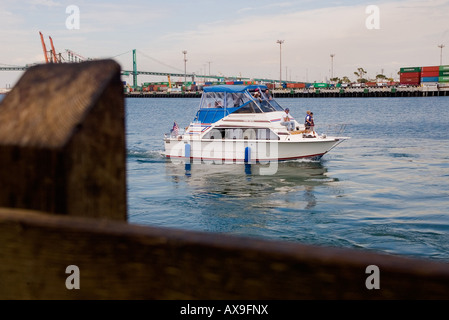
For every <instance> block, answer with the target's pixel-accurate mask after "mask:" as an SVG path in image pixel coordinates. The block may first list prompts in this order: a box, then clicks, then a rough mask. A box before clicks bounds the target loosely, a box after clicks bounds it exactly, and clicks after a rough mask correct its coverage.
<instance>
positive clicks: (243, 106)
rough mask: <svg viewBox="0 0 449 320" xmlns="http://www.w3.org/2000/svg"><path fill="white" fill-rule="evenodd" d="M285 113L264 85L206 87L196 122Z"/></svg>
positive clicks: (212, 121)
mask: <svg viewBox="0 0 449 320" xmlns="http://www.w3.org/2000/svg"><path fill="white" fill-rule="evenodd" d="M274 111H284V109H283V108H282V107H281V106H280V105H279V104H278V103H277V102H276V100H274V99H273V97H272V95H271V93H270V92H269V90H268V88H267V87H266V86H264V85H249V86H240V85H218V86H211V87H204V92H203V95H202V96H201V102H200V109H199V110H198V112H197V114H196V117H195V121H197V122H200V123H208V124H210V123H214V122H217V121H218V120H220V119H222V118H224V117H225V116H227V115H229V114H231V113H265V112H274Z"/></svg>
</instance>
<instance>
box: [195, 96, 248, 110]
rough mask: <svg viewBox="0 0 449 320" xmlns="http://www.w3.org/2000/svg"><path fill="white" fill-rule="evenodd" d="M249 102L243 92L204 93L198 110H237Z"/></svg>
mask: <svg viewBox="0 0 449 320" xmlns="http://www.w3.org/2000/svg"><path fill="white" fill-rule="evenodd" d="M248 101H250V98H249V97H248V95H247V94H245V93H244V92H205V93H203V96H202V98H201V102H200V109H204V108H238V107H240V106H241V105H244V104H245V103H247V102H248Z"/></svg>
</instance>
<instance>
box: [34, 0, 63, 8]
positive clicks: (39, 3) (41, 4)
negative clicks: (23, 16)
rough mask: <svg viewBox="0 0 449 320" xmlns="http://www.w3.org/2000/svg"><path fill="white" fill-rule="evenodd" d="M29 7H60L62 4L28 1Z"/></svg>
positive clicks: (50, 1)
mask: <svg viewBox="0 0 449 320" xmlns="http://www.w3.org/2000/svg"><path fill="white" fill-rule="evenodd" d="M29 3H30V4H31V5H38V6H45V7H60V6H62V4H60V3H58V2H55V1H53V0H30V1H29Z"/></svg>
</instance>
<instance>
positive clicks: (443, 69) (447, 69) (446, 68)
mask: <svg viewBox="0 0 449 320" xmlns="http://www.w3.org/2000/svg"><path fill="white" fill-rule="evenodd" d="M440 71H449V65H447V66H440Z"/></svg>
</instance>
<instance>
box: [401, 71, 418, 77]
mask: <svg viewBox="0 0 449 320" xmlns="http://www.w3.org/2000/svg"><path fill="white" fill-rule="evenodd" d="M400 77H401V78H402V77H406V78H421V72H402V73H401V74H400Z"/></svg>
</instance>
